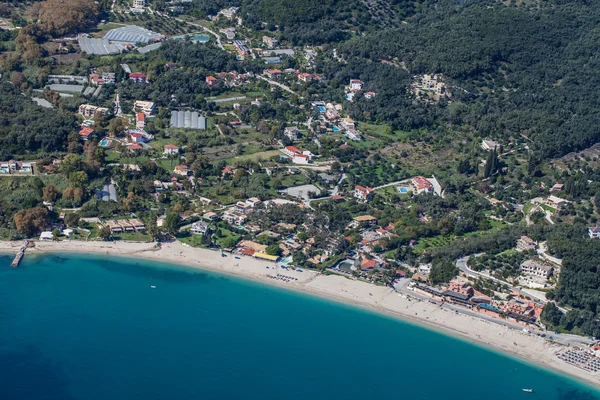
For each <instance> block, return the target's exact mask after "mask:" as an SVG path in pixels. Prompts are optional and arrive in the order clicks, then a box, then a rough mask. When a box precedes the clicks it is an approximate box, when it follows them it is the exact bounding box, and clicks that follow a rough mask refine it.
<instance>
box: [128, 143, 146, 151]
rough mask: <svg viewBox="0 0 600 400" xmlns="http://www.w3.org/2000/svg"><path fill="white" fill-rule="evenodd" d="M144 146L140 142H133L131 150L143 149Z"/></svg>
mask: <svg viewBox="0 0 600 400" xmlns="http://www.w3.org/2000/svg"><path fill="white" fill-rule="evenodd" d="M142 149H143V147H142V145H141V144H139V143H133V144H130V145H129V150H142Z"/></svg>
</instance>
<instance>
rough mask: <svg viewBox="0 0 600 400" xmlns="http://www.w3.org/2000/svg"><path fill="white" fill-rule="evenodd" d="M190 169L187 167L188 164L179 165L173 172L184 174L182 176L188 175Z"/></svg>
mask: <svg viewBox="0 0 600 400" xmlns="http://www.w3.org/2000/svg"><path fill="white" fill-rule="evenodd" d="M188 171H189V168H188V167H187V165H178V166H176V167H175V169H174V170H173V172H175V173H176V174H177V175H182V176H187V175H188Z"/></svg>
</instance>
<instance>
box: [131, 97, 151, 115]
mask: <svg viewBox="0 0 600 400" xmlns="http://www.w3.org/2000/svg"><path fill="white" fill-rule="evenodd" d="M133 108H134V109H135V110H136V111H141V112H143V113H144V114H146V116H148V117H149V116H150V115H152V114H153V113H154V110H155V107H154V103H153V102H151V101H141V100H136V101H135V102H134V103H133Z"/></svg>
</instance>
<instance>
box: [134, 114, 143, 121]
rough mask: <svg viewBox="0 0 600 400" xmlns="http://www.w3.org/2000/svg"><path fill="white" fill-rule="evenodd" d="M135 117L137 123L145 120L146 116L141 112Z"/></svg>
mask: <svg viewBox="0 0 600 400" xmlns="http://www.w3.org/2000/svg"><path fill="white" fill-rule="evenodd" d="M135 117H136V119H137V120H138V121H145V120H146V114H144V113H143V112H139V113H137V114H135Z"/></svg>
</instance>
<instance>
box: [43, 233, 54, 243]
mask: <svg viewBox="0 0 600 400" xmlns="http://www.w3.org/2000/svg"><path fill="white" fill-rule="evenodd" d="M53 240H54V235H53V234H52V232H50V231H44V232H42V233H41V234H40V241H42V242H51V241H53Z"/></svg>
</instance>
